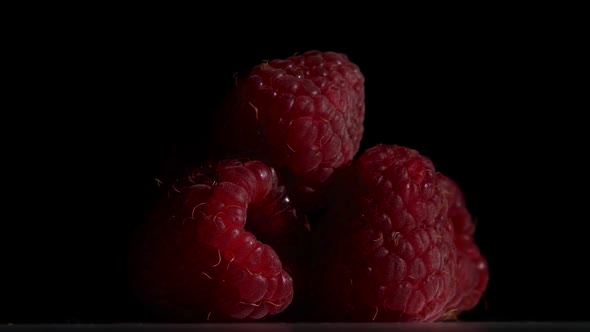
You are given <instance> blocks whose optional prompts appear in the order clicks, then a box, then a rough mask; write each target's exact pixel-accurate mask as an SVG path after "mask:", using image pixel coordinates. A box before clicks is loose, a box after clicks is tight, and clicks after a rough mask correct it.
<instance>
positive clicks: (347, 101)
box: [216, 51, 365, 206]
mask: <svg viewBox="0 0 590 332" xmlns="http://www.w3.org/2000/svg"><path fill="white" fill-rule="evenodd" d="M364 114H365V94H364V76H363V74H362V73H361V71H360V69H359V68H358V66H356V65H355V64H354V63H352V62H351V61H350V60H349V59H348V57H347V56H346V55H344V54H339V53H334V52H320V51H310V52H306V53H304V54H301V55H295V56H292V57H289V58H287V59H284V60H272V61H269V62H265V63H262V64H260V65H258V66H256V67H254V68H253V69H252V70H251V71H250V72H249V73H248V74H247V75H245V76H244V77H239V78H238V79H237V80H236V86H235V88H234V89H233V91H232V94H231V97H230V98H229V100H228V101H227V103H226V104H225V106H224V110H223V112H221V116H220V121H219V122H218V125H217V128H216V129H217V130H216V133H217V135H218V137H217V140H216V143H218V145H220V146H218V147H217V148H218V149H219V148H221V150H223V151H225V152H229V153H230V154H232V155H236V154H237V155H240V154H241V155H244V154H247V155H249V156H254V157H257V158H260V159H263V160H265V161H267V162H269V163H270V164H271V165H272V166H273V167H275V168H277V169H278V171H279V172H281V173H282V175H284V176H286V178H287V180H288V181H289V183H290V187H291V188H290V189H291V190H292V191H293V194H294V195H295V199H296V200H298V201H299V202H301V203H302V204H300V206H301V205H303V206H305V205H307V204H308V203H309V202H311V201H313V200H316V198H311V196H313V195H314V193H315V192H316V191H317V189H319V187H320V186H321V184H322V183H324V182H325V181H326V180H327V179H328V178H329V177H330V176H331V175H332V173H333V172H334V170H335V169H338V168H340V167H341V166H343V165H345V164H346V163H348V162H349V161H351V160H352V158H353V157H354V155H355V154H356V153H357V151H358V149H359V144H360V141H361V138H362V135H363V121H364Z"/></svg>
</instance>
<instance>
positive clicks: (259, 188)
mask: <svg viewBox="0 0 590 332" xmlns="http://www.w3.org/2000/svg"><path fill="white" fill-rule="evenodd" d="M246 220H247V223H246ZM250 230H251V231H252V232H254V233H255V234H256V233H258V234H260V238H259V239H257V238H256V237H255V234H253V233H252V232H251V231H250ZM308 234H309V233H308V229H307V228H306V227H305V225H304V224H303V223H302V222H301V218H299V217H298V216H297V214H296V213H295V211H294V209H293V208H292V207H291V206H290V203H289V200H288V197H286V196H285V188H284V187H282V186H279V184H278V178H277V175H276V173H275V172H274V170H273V169H272V168H270V167H268V166H267V165H265V164H264V163H262V162H260V161H246V160H224V161H220V162H218V163H215V164H208V165H205V166H203V167H199V168H197V169H195V170H194V171H193V172H192V173H191V174H190V175H188V176H187V177H185V178H182V179H180V180H179V181H177V182H176V183H174V184H172V186H171V188H170V190H169V191H168V193H167V195H166V196H165V197H163V198H162V201H161V202H160V204H159V205H158V206H157V207H156V208H155V209H154V211H153V213H152V214H150V216H149V221H148V222H147V223H146V224H144V225H142V228H141V229H140V230H139V231H138V232H137V234H136V237H135V238H134V242H133V246H132V250H131V256H130V258H131V261H130V277H131V279H130V281H131V286H132V287H133V288H134V290H135V293H136V294H137V296H138V298H139V299H140V301H141V302H143V303H144V304H145V305H146V306H147V307H148V308H150V309H151V310H152V311H153V312H154V313H155V314H156V315H157V316H160V317H162V318H164V319H173V320H188V321H202V320H231V319H251V320H255V319H261V318H263V317H265V316H267V315H275V314H278V313H280V312H282V311H283V310H285V309H286V308H287V306H289V304H290V303H291V301H292V299H293V280H292V277H291V275H290V274H289V273H288V271H287V265H289V264H291V263H293V262H296V261H295V259H294V257H296V256H297V252H296V251H297V250H298V241H305V237H306V236H307V235H308ZM273 237H274V238H273ZM260 239H264V240H265V241H268V242H267V243H266V244H264V243H261V242H260V241H259V240H260ZM277 253H278V254H279V255H278V256H277ZM281 255H284V256H281ZM283 257H284V258H285V259H286V261H283V262H282V259H283ZM283 263H285V264H283Z"/></svg>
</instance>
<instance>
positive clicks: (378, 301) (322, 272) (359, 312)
mask: <svg viewBox="0 0 590 332" xmlns="http://www.w3.org/2000/svg"><path fill="white" fill-rule="evenodd" d="M336 179H337V181H336V183H337V184H338V185H337V188H338V190H337V192H336V193H335V195H337V197H336V198H335V202H334V203H333V204H332V205H331V207H330V208H329V209H328V211H327V213H326V215H325V216H324V218H323V219H322V221H321V223H320V225H319V226H318V235H317V236H318V237H317V238H315V239H314V241H317V243H316V245H317V247H315V246H314V248H317V249H318V251H317V256H318V257H316V258H315V259H314V261H315V262H314V264H317V265H314V271H315V273H317V278H316V281H317V284H316V286H317V287H316V289H315V292H316V294H318V298H317V301H318V303H319V307H318V309H319V311H321V315H322V316H325V315H327V316H328V318H329V319H330V320H354V321H367V320H375V321H434V320H437V319H439V318H440V317H441V315H442V314H444V312H445V309H446V307H447V303H448V302H449V300H451V298H452V297H453V296H454V295H455V282H454V279H455V268H456V252H455V251H456V249H455V245H454V243H453V225H452V223H451V222H450V221H449V219H448V217H447V212H448V211H447V206H448V204H447V199H446V196H445V195H444V194H443V192H442V190H441V188H440V187H439V186H438V182H437V175H436V171H435V169H434V166H433V164H432V163H431V161H430V160H429V159H427V158H426V157H424V156H422V155H420V154H419V153H418V152H417V151H415V150H412V149H409V148H405V147H401V146H394V145H377V146H375V147H373V148H370V149H368V150H367V151H365V152H364V153H363V154H362V155H361V156H360V158H358V159H357V160H355V161H354V163H353V164H352V166H351V167H350V168H347V169H346V170H345V171H343V173H342V174H341V175H339V176H337V178H336Z"/></svg>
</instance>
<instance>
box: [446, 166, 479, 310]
mask: <svg viewBox="0 0 590 332" xmlns="http://www.w3.org/2000/svg"><path fill="white" fill-rule="evenodd" d="M438 177H439V184H440V186H441V188H442V189H443V191H445V193H446V195H447V197H448V201H449V218H450V220H451V222H452V223H453V226H454V229H455V246H456V247H457V277H456V281H457V286H456V287H457V292H456V294H455V296H454V298H453V299H452V300H451V302H450V303H449V304H448V310H449V312H450V313H453V312H454V313H456V314H459V313H460V312H463V311H467V310H470V309H473V308H474V307H475V306H476V305H477V303H478V302H479V301H480V300H481V297H482V295H483V292H484V291H485V289H486V287H487V283H488V279H489V273H488V264H487V261H486V259H485V258H484V257H483V256H482V254H481V252H480V251H479V248H478V246H477V245H476V243H475V241H474V238H473V234H474V233H475V224H474V223H473V221H472V219H471V214H470V213H469V211H468V210H467V207H466V205H465V198H464V197H463V193H462V192H461V190H460V188H459V186H458V185H457V184H456V183H455V182H454V181H453V180H451V179H450V178H448V177H447V176H445V175H443V174H440V173H439V174H438Z"/></svg>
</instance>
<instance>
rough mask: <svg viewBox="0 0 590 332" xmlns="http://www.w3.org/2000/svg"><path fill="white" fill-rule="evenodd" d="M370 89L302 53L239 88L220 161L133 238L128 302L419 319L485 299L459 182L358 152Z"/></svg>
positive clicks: (188, 317)
mask: <svg viewBox="0 0 590 332" xmlns="http://www.w3.org/2000/svg"><path fill="white" fill-rule="evenodd" d="M364 83H365V78H364V75H363V74H362V72H361V70H360V69H359V67H358V66H357V65H355V64H354V63H352V62H351V61H350V60H349V58H348V57H347V56H346V55H344V54H340V53H335V52H320V51H310V52H307V53H304V54H300V55H294V56H291V57H289V58H286V59H281V60H272V61H268V62H264V63H261V64H259V65H257V66H255V67H253V68H252V69H251V70H250V71H249V72H248V73H247V74H244V75H241V76H239V77H236V81H235V86H234V87H233V89H232V91H231V93H229V94H228V97H227V98H226V100H224V103H223V106H222V107H220V109H219V111H218V114H217V115H218V116H217V117H216V119H215V120H214V121H213V122H214V123H213V124H212V125H213V126H214V128H215V133H216V134H215V137H214V138H212V142H213V144H215V145H214V146H215V151H216V152H217V153H216V155H215V156H210V158H209V159H208V160H209V161H208V162H207V163H204V164H202V165H196V167H195V168H194V169H193V170H192V171H191V172H190V173H189V174H182V176H179V178H178V179H177V180H176V181H174V182H171V183H168V184H166V185H165V186H162V188H163V190H162V197H161V199H160V200H159V201H158V203H157V204H155V205H154V206H153V209H152V210H150V213H149V214H148V216H147V218H146V219H147V220H146V222H145V223H144V224H142V225H141V227H139V229H137V232H135V233H134V237H133V239H132V245H131V248H132V249H131V252H130V256H129V257H130V261H129V263H130V265H129V267H130V269H129V271H130V274H129V276H130V281H131V283H130V284H131V285H132V287H133V291H134V294H136V295H137V298H138V299H139V300H140V301H141V303H142V304H144V305H145V307H146V308H149V310H150V311H151V312H152V313H154V314H155V315H156V316H157V317H160V318H163V319H165V320H172V321H192V322H198V321H252V320H260V319H266V320H275V321H276V320H289V319H296V320H298V321H318V320H320V321H357V322H359V321H361V322H362V321H388V322H393V321H396V322H399V321H419V322H430V321H438V320H447V319H452V318H457V316H458V315H459V314H460V313H461V312H465V311H467V310H470V309H472V308H474V307H475V306H476V304H477V303H478V302H479V301H480V300H481V297H482V294H483V292H484V291H485V289H486V287H487V283H488V278H489V276H488V268H487V262H486V260H485V258H484V257H483V256H482V255H481V253H480V251H479V249H478V247H477V245H476V244H475V242H474V238H473V234H474V231H475V225H474V223H473V221H472V218H471V215H470V213H469V212H468V210H467V208H466V206H465V200H464V197H463V194H462V192H461V190H460V189H459V188H458V186H457V184H456V183H455V182H454V181H453V180H452V179H450V178H449V177H447V176H445V175H443V174H441V173H440V172H439V171H437V170H435V168H434V166H433V163H432V162H431V161H430V159H428V158H427V157H425V156H423V155H421V154H420V153H419V152H418V151H416V150H414V149H411V148H408V147H403V146H399V145H385V144H380V145H376V146H373V147H371V148H369V149H366V150H365V151H360V152H359V148H360V141H361V138H362V136H363V131H364V127H363V121H364V117H365V91H364Z"/></svg>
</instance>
